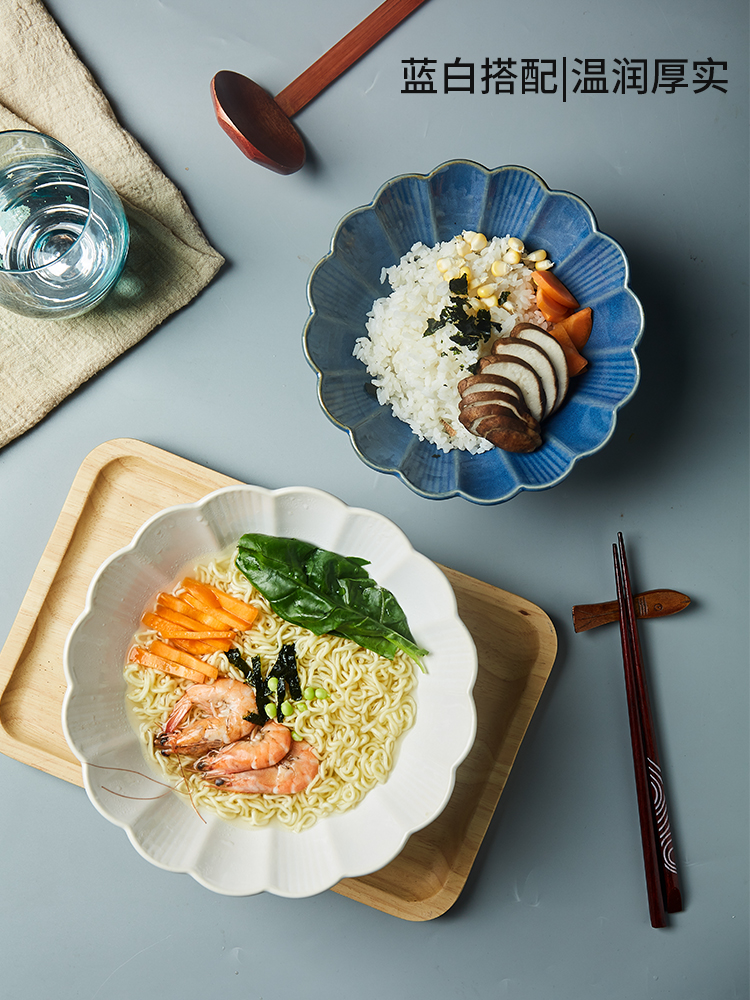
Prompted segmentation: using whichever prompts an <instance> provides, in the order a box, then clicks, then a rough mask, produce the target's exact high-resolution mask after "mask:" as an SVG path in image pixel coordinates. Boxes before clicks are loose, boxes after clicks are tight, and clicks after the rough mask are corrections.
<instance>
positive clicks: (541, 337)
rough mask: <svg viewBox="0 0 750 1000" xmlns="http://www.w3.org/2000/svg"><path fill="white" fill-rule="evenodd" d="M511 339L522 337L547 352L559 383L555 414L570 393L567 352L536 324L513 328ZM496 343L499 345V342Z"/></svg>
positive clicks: (522, 324) (523, 324)
mask: <svg viewBox="0 0 750 1000" xmlns="http://www.w3.org/2000/svg"><path fill="white" fill-rule="evenodd" d="M511 337H513V338H516V337H521V338H523V340H528V341H531V342H533V343H535V344H538V345H539V347H541V348H542V349H543V350H544V351H545V352H546V354H547V355H548V357H549V359H550V361H551V362H552V364H553V365H554V367H555V372H556V374H557V382H558V397H557V403H556V404H555V406H554V407H553V409H552V411H551V412H553V413H554V412H555V410H558V409H559V408H560V406H561V404H562V402H563V400H564V399H565V397H566V395H567V393H568V386H569V384H570V376H569V374H568V363H567V361H566V359H565V352H564V351H563V349H562V347H561V346H560V344H559V343H558V342H557V341H556V340H555V338H554V337H553V336H552V334H551V333H547V331H546V330H543V329H542V328H541V327H540V326H536V325H535V324H534V323H517V324H516V325H515V326H514V327H513V330H512V332H511ZM495 343H496V344H497V341H496V342H495ZM493 347H494V345H493Z"/></svg>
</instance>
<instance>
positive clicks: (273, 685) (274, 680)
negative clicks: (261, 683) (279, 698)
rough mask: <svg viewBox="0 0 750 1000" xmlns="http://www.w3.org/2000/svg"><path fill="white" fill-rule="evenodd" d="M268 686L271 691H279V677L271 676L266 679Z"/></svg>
mask: <svg viewBox="0 0 750 1000" xmlns="http://www.w3.org/2000/svg"><path fill="white" fill-rule="evenodd" d="M266 687H267V688H268V690H269V691H277V690H278V687H279V678H278V677H269V678H268V680H267V681H266Z"/></svg>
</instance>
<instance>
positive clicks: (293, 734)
mask: <svg viewBox="0 0 750 1000" xmlns="http://www.w3.org/2000/svg"><path fill="white" fill-rule="evenodd" d="M292 739H293V740H296V742H297V743H299V741H300V740H301V739H302V737H301V736H300V734H299V733H298V732H297V730H296V729H293V730H292Z"/></svg>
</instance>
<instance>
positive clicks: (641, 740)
mask: <svg viewBox="0 0 750 1000" xmlns="http://www.w3.org/2000/svg"><path fill="white" fill-rule="evenodd" d="M612 552H613V556H614V563H615V583H616V586H617V601H618V605H619V609H620V638H621V641H622V658H623V665H624V668H625V690H626V693H627V699H628V717H629V719H630V739H631V743H632V747H633V766H634V769H635V784H636V791H637V795H638V815H639V818H640V825H641V840H642V842H643V862H644V867H645V872H646V886H647V889H648V900H649V914H650V916H651V924H652V926H654V927H665V926H666V924H667V918H666V914H667V913H677V912H679V911H680V910H682V892H681V890H680V882H679V877H678V873H677V866H676V864H675V859H674V849H673V845H672V830H671V827H670V823H669V812H668V810H667V800H666V795H665V791H664V782H663V780H662V775H661V766H660V764H659V753H658V749H657V745H656V734H655V730H654V720H653V716H652V714H651V704H650V702H649V697H648V689H647V687H646V677H645V672H644V669H643V657H642V654H641V644H640V640H639V638H638V626H637V623H636V614H635V605H634V603H633V590H632V587H631V583H630V574H629V571H628V561H627V556H626V554H625V542H624V540H623V537H622V532H618V534H617V545H613V546H612Z"/></svg>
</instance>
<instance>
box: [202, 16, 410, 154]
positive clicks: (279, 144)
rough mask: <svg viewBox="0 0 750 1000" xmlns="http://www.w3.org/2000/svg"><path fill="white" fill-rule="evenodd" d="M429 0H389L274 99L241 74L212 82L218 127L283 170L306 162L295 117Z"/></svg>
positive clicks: (226, 73)
mask: <svg viewBox="0 0 750 1000" xmlns="http://www.w3.org/2000/svg"><path fill="white" fill-rule="evenodd" d="M424 2H425V0H385V2H384V3H381V5H380V6H379V7H377V8H376V9H375V10H374V11H373V12H372V13H371V14H370V15H368V17H366V18H365V19H364V21H362V23H361V24H358V25H357V27H356V28H352V30H351V31H350V32H349V34H348V35H345V36H344V37H343V38H342V39H341V41H340V42H337V43H336V44H335V45H334V46H333V48H332V49H329V50H328V52H326V53H325V55H322V56H321V57H320V59H318V60H317V62H315V63H313V65H312V66H310V68H309V69H306V70H305V71H304V73H302V74H300V76H298V77H297V79H296V80H294V81H292V83H290V84H289V86H288V87H286V88H285V89H284V90H282V92H281V93H280V94H278V95H277V96H276V97H275V98H273V97H271V95H270V94H269V93H268V92H267V91H265V90H264V89H263V88H262V87H259V86H258V84H257V83H255V82H254V81H253V80H250V79H249V78H248V77H246V76H242V74H241V73H233V72H232V71H231V70H221V72H219V73H217V74H216V76H215V77H214V78H213V80H212V81H211V96H212V98H213V104H214V111H215V113H216V117H217V119H218V122H219V125H220V126H221V127H222V128H223V129H224V131H225V132H226V133H227V135H228V136H229V138H230V139H231V140H232V142H234V143H235V145H237V146H239V148H240V149H241V150H242V152H243V153H244V154H245V156H247V157H248V159H250V160H253V161H254V162H255V163H260V164H261V166H264V167H267V168H268V169H269V170H274V171H275V172H276V173H278V174H293V173H294V172H295V171H297V170H299V169H300V167H301V166H302V165H303V164H304V162H305V145H304V143H303V142H302V137H301V136H300V134H299V132H298V131H297V129H296V128H295V127H294V125H292V123H291V121H290V119H291V118H292V117H293V116H294V115H296V114H297V112H298V111H301V110H302V108H304V107H305V106H306V105H307V104H309V103H310V101H312V99H313V98H314V97H317V96H318V94H319V93H320V92H321V91H322V90H324V89H325V88H326V87H327V86H328V85H329V84H330V83H332V82H333V81H334V80H335V79H337V78H338V77H339V76H341V74H342V73H344V72H345V71H346V70H347V69H349V67H350V66H351V65H352V64H353V63H355V62H356V61H357V60H358V59H359V58H360V57H361V56H363V55H364V54H365V52H369V50H370V49H371V48H372V47H373V45H375V44H376V43H377V42H379V41H380V39H381V38H383V37H384V36H385V35H387V34H388V32H389V31H391V30H392V29H393V28H395V27H396V25H397V24H400V23H401V21H403V20H404V18H405V17H407V16H408V15H409V14H411V12H412V11H413V10H414V9H415V8H417V7H419V6H420V5H421V4H423V3H424Z"/></svg>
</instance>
